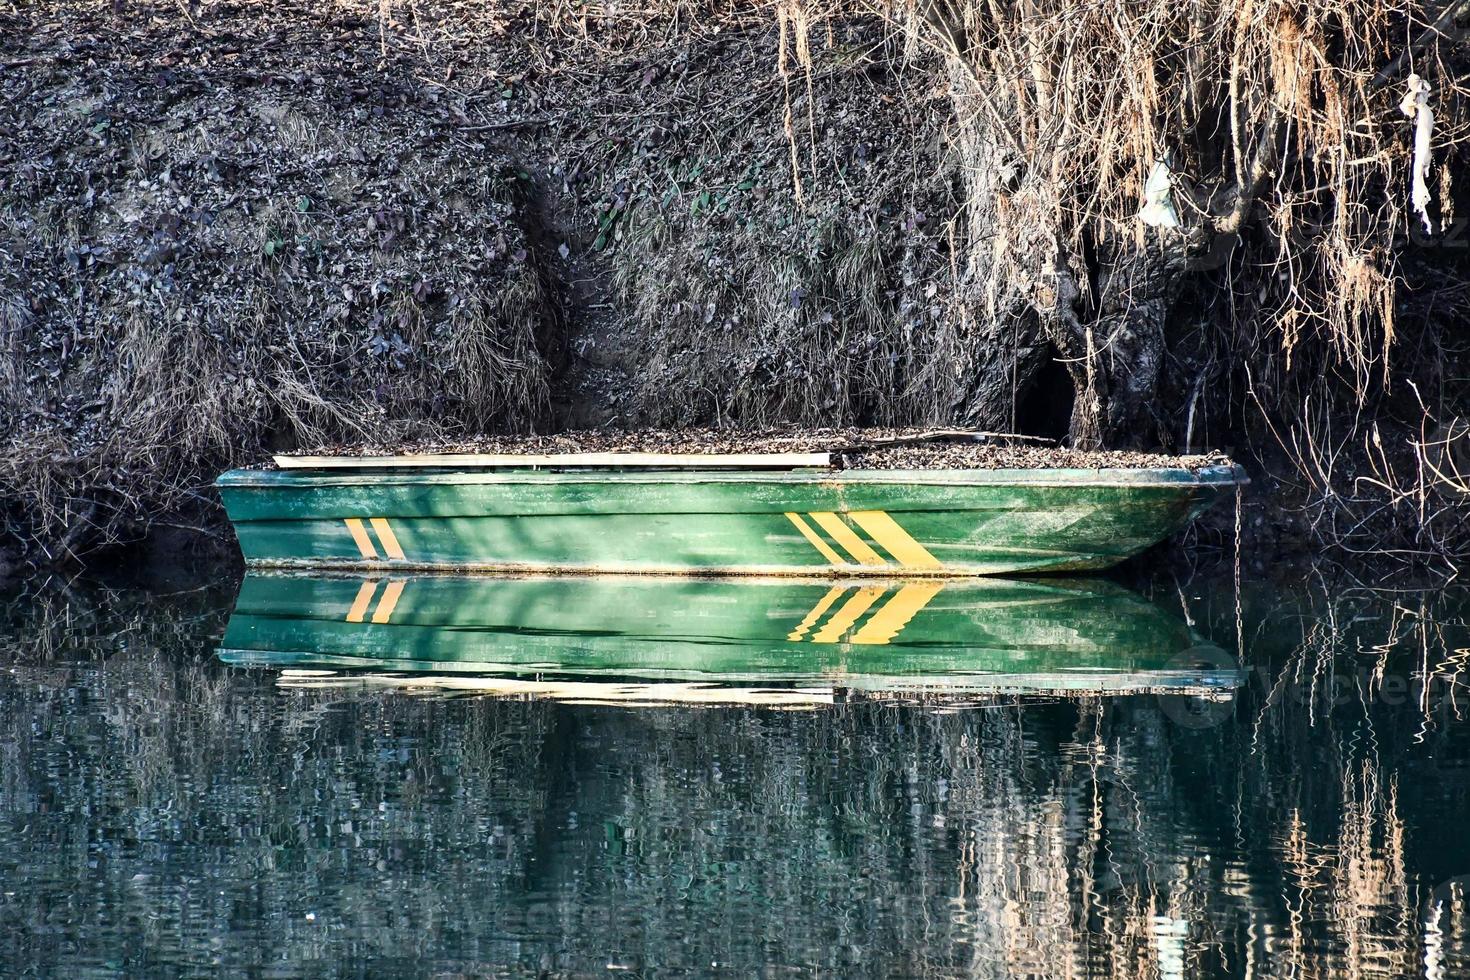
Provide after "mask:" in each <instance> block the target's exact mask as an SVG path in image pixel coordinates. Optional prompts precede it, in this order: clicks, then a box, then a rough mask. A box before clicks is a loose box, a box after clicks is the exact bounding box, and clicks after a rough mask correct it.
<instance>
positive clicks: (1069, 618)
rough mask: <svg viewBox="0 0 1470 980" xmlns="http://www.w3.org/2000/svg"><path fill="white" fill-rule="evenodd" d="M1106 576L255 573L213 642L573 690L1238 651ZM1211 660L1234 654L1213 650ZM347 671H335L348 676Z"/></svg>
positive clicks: (673, 691) (421, 674) (311, 670)
mask: <svg viewBox="0 0 1470 980" xmlns="http://www.w3.org/2000/svg"><path fill="white" fill-rule="evenodd" d="M1201 649H1208V650H1213V651H1215V652H1216V653H1221V654H1223V651H1218V650H1215V648H1202V647H1200V646H1199V645H1198V641H1197V640H1196V638H1195V637H1194V636H1193V635H1192V633H1191V632H1190V630H1189V629H1188V627H1186V626H1185V625H1184V624H1183V623H1182V622H1180V621H1179V620H1178V619H1176V618H1175V617H1173V616H1171V615H1170V614H1168V613H1166V612H1165V611H1164V610H1162V609H1160V608H1159V607H1158V606H1156V605H1154V604H1153V603H1151V602H1148V601H1147V600H1145V599H1143V598H1142V597H1140V596H1138V595H1136V594H1134V593H1132V592H1129V591H1127V590H1126V589H1123V588H1120V587H1119V586H1116V585H1113V584H1112V583H1109V582H1102V581H1092V580H1082V579H1065V580H1051V581H1043V580H1033V581H1013V580H1006V579H953V580H948V581H940V580H932V579H930V580H914V581H894V580H866V581H864V580H854V581H846V582H843V581H839V582H835V583H833V582H815V581H811V580H791V579H746V580H737V579H688V578H651V577H585V576H584V577H520V578H502V577H494V578H482V577H445V576H418V577H415V576H408V577H392V578H383V577H369V578H363V577H349V576H330V575H314V576H304V575H286V574H269V573H266V574H251V575H249V576H247V577H246V579H245V582H244V584H243V585H242V586H241V590H240V595H239V598H238V600H237V602H236V606H235V612H234V615H233V616H232V617H231V619H230V624H229V628H228V630H227V631H226V634H225V638H224V641H223V643H222V645H221V650H220V657H221V659H223V660H225V661H226V662H228V663H232V664H239V665H267V666H272V667H278V668H284V669H285V670H286V671H287V673H285V674H283V683H286V684H290V685H296V686H301V685H309V686H337V685H343V684H373V685H382V684H392V685H395V686H411V687H417V688H434V689H440V690H457V691H477V692H482V693H495V694H506V695H542V696H549V697H557V698H563V699H568V700H613V701H635V702H639V701H647V700H650V699H652V700H661V701H667V700H678V701H696V702H698V701H703V702H728V701H731V700H736V701H763V702H765V703H807V702H811V701H822V700H830V699H831V698H833V697H835V696H844V697H847V696H858V697H861V696H881V695H898V696H903V697H922V698H925V699H927V698H931V697H932V698H935V699H943V698H945V697H947V696H956V695H967V694H971V695H989V694H1002V693H1073V694H1084V693H1125V692H1140V691H1156V692H1168V693H1211V692H1213V693H1215V694H1217V695H1224V694H1226V693H1227V692H1229V691H1230V690H1231V689H1233V688H1234V687H1235V686H1237V685H1238V683H1239V671H1238V670H1236V669H1234V668H1233V666H1226V667H1220V666H1206V667H1205V668H1203V669H1202V668H1201V667H1200V666H1199V665H1198V663H1197V662H1196V661H1195V660H1193V659H1190V657H1188V656H1183V657H1181V655H1185V654H1187V652H1189V651H1199V650H1201ZM1204 662H1205V663H1206V664H1211V663H1212V664H1220V663H1226V664H1230V663H1231V661H1229V660H1228V658H1225V659H1224V660H1222V659H1221V658H1220V657H1216V656H1208V657H1205V658H1204ZM344 672H345V673H344Z"/></svg>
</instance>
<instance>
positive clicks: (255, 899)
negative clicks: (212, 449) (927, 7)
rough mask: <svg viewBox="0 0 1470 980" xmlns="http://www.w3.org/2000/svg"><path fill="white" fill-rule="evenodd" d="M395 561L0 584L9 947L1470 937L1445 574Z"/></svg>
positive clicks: (1266, 968)
mask: <svg viewBox="0 0 1470 980" xmlns="http://www.w3.org/2000/svg"><path fill="white" fill-rule="evenodd" d="M1227 578H1228V577H1227ZM398 581H399V582H400V583H401V585H400V587H399V588H397V589H396V590H393V591H395V592H396V596H395V598H394V599H393V601H392V603H391V604H390V608H388V609H387V612H386V615H385V614H384V609H383V606H384V601H385V599H386V598H387V596H388V594H389V591H390V587H392V586H393V585H394V581H393V580H386V579H385V580H381V581H378V580H363V579H337V578H331V577H323V578H320V579H315V580H310V579H305V580H303V579H273V578H269V577H266V578H259V579H256V578H252V579H249V580H247V581H246V582H245V583H244V587H243V589H242V590H241V592H240V594H239V608H238V609H236V608H235V600H236V594H235V592H234V590H233V589H230V590H226V591H212V590H203V591H192V592H184V593H177V594H172V595H161V594H157V593H149V592H146V591H138V590H127V589H122V590H117V589H106V588H102V587H98V586H87V585H72V586H65V585H62V584H60V583H46V584H42V583H37V584H34V585H32V586H30V587H28V588H27V589H26V590H24V591H22V592H21V593H18V594H14V595H11V596H8V597H6V598H5V599H4V600H3V602H0V656H3V663H4V665H5V666H4V670H3V671H0V923H3V927H0V964H3V966H0V969H3V970H4V971H5V972H8V973H13V974H18V975H27V974H29V975H67V976H121V975H129V976H138V975H153V976H197V975H206V974H207V975H227V976H229V975H234V976H281V977H286V976H334V975H375V976H382V975H455V976H460V975H491V976H525V975H536V974H540V975H545V976H608V975H614V976H615V975H623V974H631V975H641V976H675V975H690V974H699V975H705V974H715V975H719V974H728V975H732V976H747V975H752V974H755V975H771V976H784V975H796V976H802V975H809V976H815V975H821V976H831V975H850V976H857V975H861V976H936V977H938V976H944V977H948V976H984V977H990V976H995V977H1001V976H1035V977H1064V976H1072V977H1135V976H1136V977H1198V976H1205V977H1212V976H1222V977H1235V976H1241V977H1244V976H1254V977H1301V978H1310V977H1339V976H1360V977H1404V976H1432V977H1455V976H1465V975H1470V908H1467V898H1466V894H1465V888H1464V886H1465V884H1466V883H1467V882H1470V878H1467V877H1462V876H1467V875H1470V834H1467V833H1466V831H1465V822H1466V814H1467V813H1470V809H1467V807H1470V765H1467V763H1470V741H1467V739H1466V735H1467V731H1470V722H1467V720H1466V712H1467V711H1470V691H1466V689H1465V684H1464V680H1463V678H1462V672H1463V669H1464V667H1465V661H1466V658H1467V657H1470V625H1467V612H1470V599H1467V597H1466V595H1465V593H1464V592H1463V591H1454V590H1439V591H1424V592H1417V591H1406V592H1392V593H1390V592H1376V593H1375V592H1372V591H1367V590H1363V589H1360V588H1347V587H1341V586H1331V587H1330V586H1328V585H1326V584H1324V583H1322V582H1321V581H1320V580H1316V579H1312V578H1309V577H1306V576H1298V577H1297V581H1298V582H1300V583H1304V584H1298V585H1295V586H1292V587H1282V586H1280V585H1272V586H1269V587H1268V586H1264V585H1260V586H1257V587H1254V588H1252V587H1248V588H1247V589H1246V593H1245V596H1244V602H1243V605H1242V607H1241V608H1240V610H1239V615H1237V606H1236V602H1235V596H1234V592H1233V589H1232V588H1231V586H1230V583H1229V582H1228V580H1227V581H1225V582H1224V583H1223V584H1222V583H1221V581H1219V580H1200V581H1197V582H1181V581H1175V580H1173V579H1170V580H1168V581H1166V582H1165V581H1161V582H1158V583H1154V584H1152V585H1146V586H1145V587H1143V588H1142V589H1141V590H1139V591H1131V590H1126V589H1122V588H1121V587H1118V586H1115V585H1112V584H1111V583H1106V582H1088V581H1081V582H1078V581H1076V580H1069V581H1066V582H1057V583H1044V582H1043V583H1037V582H1030V583H1026V582H1019V583H1003V582H1002V583H983V584H979V585H976V586H972V587H969V588H948V587H947V588H945V589H943V590H939V591H936V592H933V593H932V594H928V595H925V594H923V593H922V592H920V593H915V592H912V591H911V592H909V593H907V595H906V596H902V590H903V588H904V587H905V586H903V585H900V584H894V585H891V586H889V585H885V586H882V587H881V588H880V587H878V586H875V585H874V584H872V583H852V584H850V585H846V586H843V587H842V588H841V589H840V591H838V592H837V594H836V595H831V596H830V597H829V593H830V592H832V591H833V589H834V587H833V586H830V585H826V584H823V585H820V586H797V585H793V584H791V583H784V584H782V583H764V584H760V583H750V584H746V585H731V584H729V583H724V584H720V583H672V584H670V583H663V584H659V583H654V582H649V583H643V584H641V585H638V586H636V587H635V586H630V585H628V584H626V583H624V584H618V583H607V582H599V581H597V580H591V581H589V580H582V581H581V582H580V583H566V582H558V581H556V580H550V581H547V580H524V581H520V582H517V581H515V580H511V581H509V582H507V581H499V582H495V581H494V580H491V581H490V582H488V583H486V582H480V583H475V582H465V581H462V580H461V581H459V582H453V581H451V582H447V583H445V582H438V581H436V580H424V579H421V578H420V579H403V580H398ZM369 587H370V591H369ZM901 596H902V597H901ZM824 601H825V605H823V603H824ZM819 606H820V607H821V608H820V609H819V608H818V607H819ZM855 606H861V608H860V609H855ZM359 607H360V608H359ZM232 612H233V613H234V615H233V617H232ZM354 617H355V618H354ZM885 617H886V618H885ZM875 624H876V625H875ZM819 638H820V639H819ZM1238 638H1239V641H1240V643H1239V651H1238V647H1237V643H1238ZM1237 652H1239V655H1238V656H1237Z"/></svg>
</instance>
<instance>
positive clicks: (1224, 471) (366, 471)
mask: <svg viewBox="0 0 1470 980" xmlns="http://www.w3.org/2000/svg"><path fill="white" fill-rule="evenodd" d="M278 460H279V461H280V463H281V464H282V465H281V467H280V468H275V469H242V470H232V471H230V472H228V473H225V474H224V475H222V476H221V477H220V478H219V480H218V481H217V486H218V488H219V492H220V495H221V497H222V498H223V500H224V504H225V508H226V510H227V512H228V513H229V517H230V520H231V521H232V522H233V524H234V527H235V531H236V533H237V535H238V537H239V541H240V547H241V550H242V551H243V553H244V556H245V559H246V561H247V563H249V564H250V565H252V566H276V567H297V568H307V569H310V568H360V569H372V570H380V571H392V570H399V569H439V570H479V571H510V572H541V571H550V572H582V573H645V574H698V575H801V576H824V577H833V576H844V575H864V576H874V575H879V576H882V575H893V576H900V577H909V578H912V577H931V576H944V577H947V576H967V575H987V574H1006V573H1034V572H1059V571H1078V570H1090V569H1101V568H1106V567H1108V566H1111V565H1114V564H1116V563H1118V562H1120V561H1122V560H1123V559H1125V558H1128V557H1130V556H1132V555H1135V554H1137V553H1139V552H1140V551H1143V550H1144V549H1146V548H1148V547H1150V546H1151V545H1154V544H1156V543H1158V542H1159V541H1162V540H1163V539H1165V538H1167V537H1169V536H1170V535H1172V534H1174V533H1175V532H1176V531H1178V530H1179V529H1180V528H1182V527H1183V526H1184V525H1185V524H1186V523H1188V522H1189V521H1190V520H1191V519H1192V518H1193V517H1195V516H1196V515H1197V514H1199V513H1200V512H1201V511H1202V510H1204V509H1205V508H1206V507H1208V506H1209V505H1210V504H1211V502H1213V501H1214V500H1216V499H1217V498H1218V497H1219V496H1221V494H1222V493H1224V492H1228V491H1231V490H1233V488H1235V487H1236V486H1238V485H1239V484H1241V483H1244V482H1245V477H1244V473H1243V472H1242V470H1241V469H1240V467H1238V466H1234V465H1230V464H1226V465H1214V466H1203V467H1199V468H1194V469H1191V468H1187V467H1182V466H1181V467H1176V468H1153V469H1126V468H1117V469H931V470H899V469H839V468H836V467H835V466H833V465H832V463H831V461H830V457H828V456H827V455H826V454H792V453H786V454H780V453H776V454H755V455H743V456H725V457H721V456H714V455H706V456H690V455H679V456H664V455H659V454H597V455H595V456H591V455H590V454H589V456H588V458H576V457H574V456H572V455H566V456H555V457H547V456H543V457H531V456H524V457H499V456H497V457H470V456H449V455H446V456H427V457H383V458H377V459H373V458H368V459H353V458H343V457H320V458H304V459H303V458H300V457H297V458H295V459H290V458H279V457H278Z"/></svg>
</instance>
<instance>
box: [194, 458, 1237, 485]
mask: <svg viewBox="0 0 1470 980" xmlns="http://www.w3.org/2000/svg"><path fill="white" fill-rule="evenodd" d="M731 483H735V484H740V483H758V484H776V485H781V484H786V485H811V484H828V485H832V484H839V485H840V484H877V485H891V484H897V485H908V486H915V487H920V486H936V487H954V486H1028V487H1064V488H1079V489H1080V488H1084V487H1085V488H1105V487H1161V488H1187V487H1229V486H1245V485H1246V484H1248V483H1250V477H1249V476H1247V475H1246V472H1245V469H1244V467H1242V466H1241V465H1240V464H1239V463H1220V464H1216V465H1213V466H1203V467H1200V468H1199V469H1191V468H1189V467H1184V466H1171V467H1138V468H1131V467H1122V466H1114V467H1098V468H1096V469H1093V468H1081V467H1035V468H1024V469H1022V468H1007V469H974V468H970V469H926V470H896V469H895V470H886V469H867V470H864V469H849V470H818V469H812V470H784V471H780V472H770V471H749V470H719V469H707V470H706V469H684V470H670V469H660V470H639V469H635V468H630V469H607V470H596V469H587V468H576V469H568V470H558V469H555V468H529V469H524V470H473V471H471V470H459V469H456V468H454V467H445V468H444V469H443V470H438V469H434V468H430V467H423V468H415V469H413V470H404V469H394V470H381V471H353V472H352V473H351V474H350V475H347V474H341V473H339V472H313V471H310V470H305V469H289V470H277V469H234V470H228V471H226V472H224V473H222V474H220V476H219V477H218V478H217V479H216V480H215V486H216V487H217V488H220V489H226V490H232V489H260V490H268V489H281V490H284V489H314V488H317V487H359V486H360V487H393V486H446V487H451V486H479V485H484V486H504V485H515V484H526V485H541V486H545V485H585V484H619V485H630V484H631V485H638V484H653V485H662V486H670V485H673V486H689V485H698V484H731Z"/></svg>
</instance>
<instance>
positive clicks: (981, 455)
mask: <svg viewBox="0 0 1470 980" xmlns="http://www.w3.org/2000/svg"><path fill="white" fill-rule="evenodd" d="M633 452H637V453H696V454H725V453H821V452H828V453H833V454H834V455H835V456H836V457H837V463H838V465H839V466H841V467H842V468H844V469H889V470H898V469H931V470H952V469H1044V468H1076V469H1113V468H1122V469H1148V468H1156V467H1183V468H1187V469H1191V470H1198V469H1201V468H1203V467H1207V466H1218V465H1221V464H1226V463H1229V462H1230V460H1229V459H1228V458H1227V457H1226V456H1224V455H1223V454H1221V453H1208V454H1200V455H1193V456H1169V455H1166V454H1162V453H1148V452H1136V451H1131V450H1105V451H1097V452H1089V451H1085V450H1080V449H1065V448H1062V447H1059V446H1053V445H1050V444H1049V442H1047V441H1046V440H1041V439H1036V438H1033V437H1027V436H1014V435H1001V434H994V433H980V432H967V431H962V430H949V429H940V430H936V429H932V428H928V429H925V428H870V429H860V428H832V429H763V430H737V429H674V430H669V429H643V430H637V431H628V432H623V431H599V432H564V433H560V434H558V435H546V436H485V437H478V438H475V439H473V440H467V441H462V442H420V443H413V444H408V445H394V446H374V445H352V446H324V447H320V448H317V449H313V450H311V451H310V452H303V453H301V455H312V456H398V455H418V454H453V453H495V454H500V453H508V454H527V455H556V454H560V453H633Z"/></svg>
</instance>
